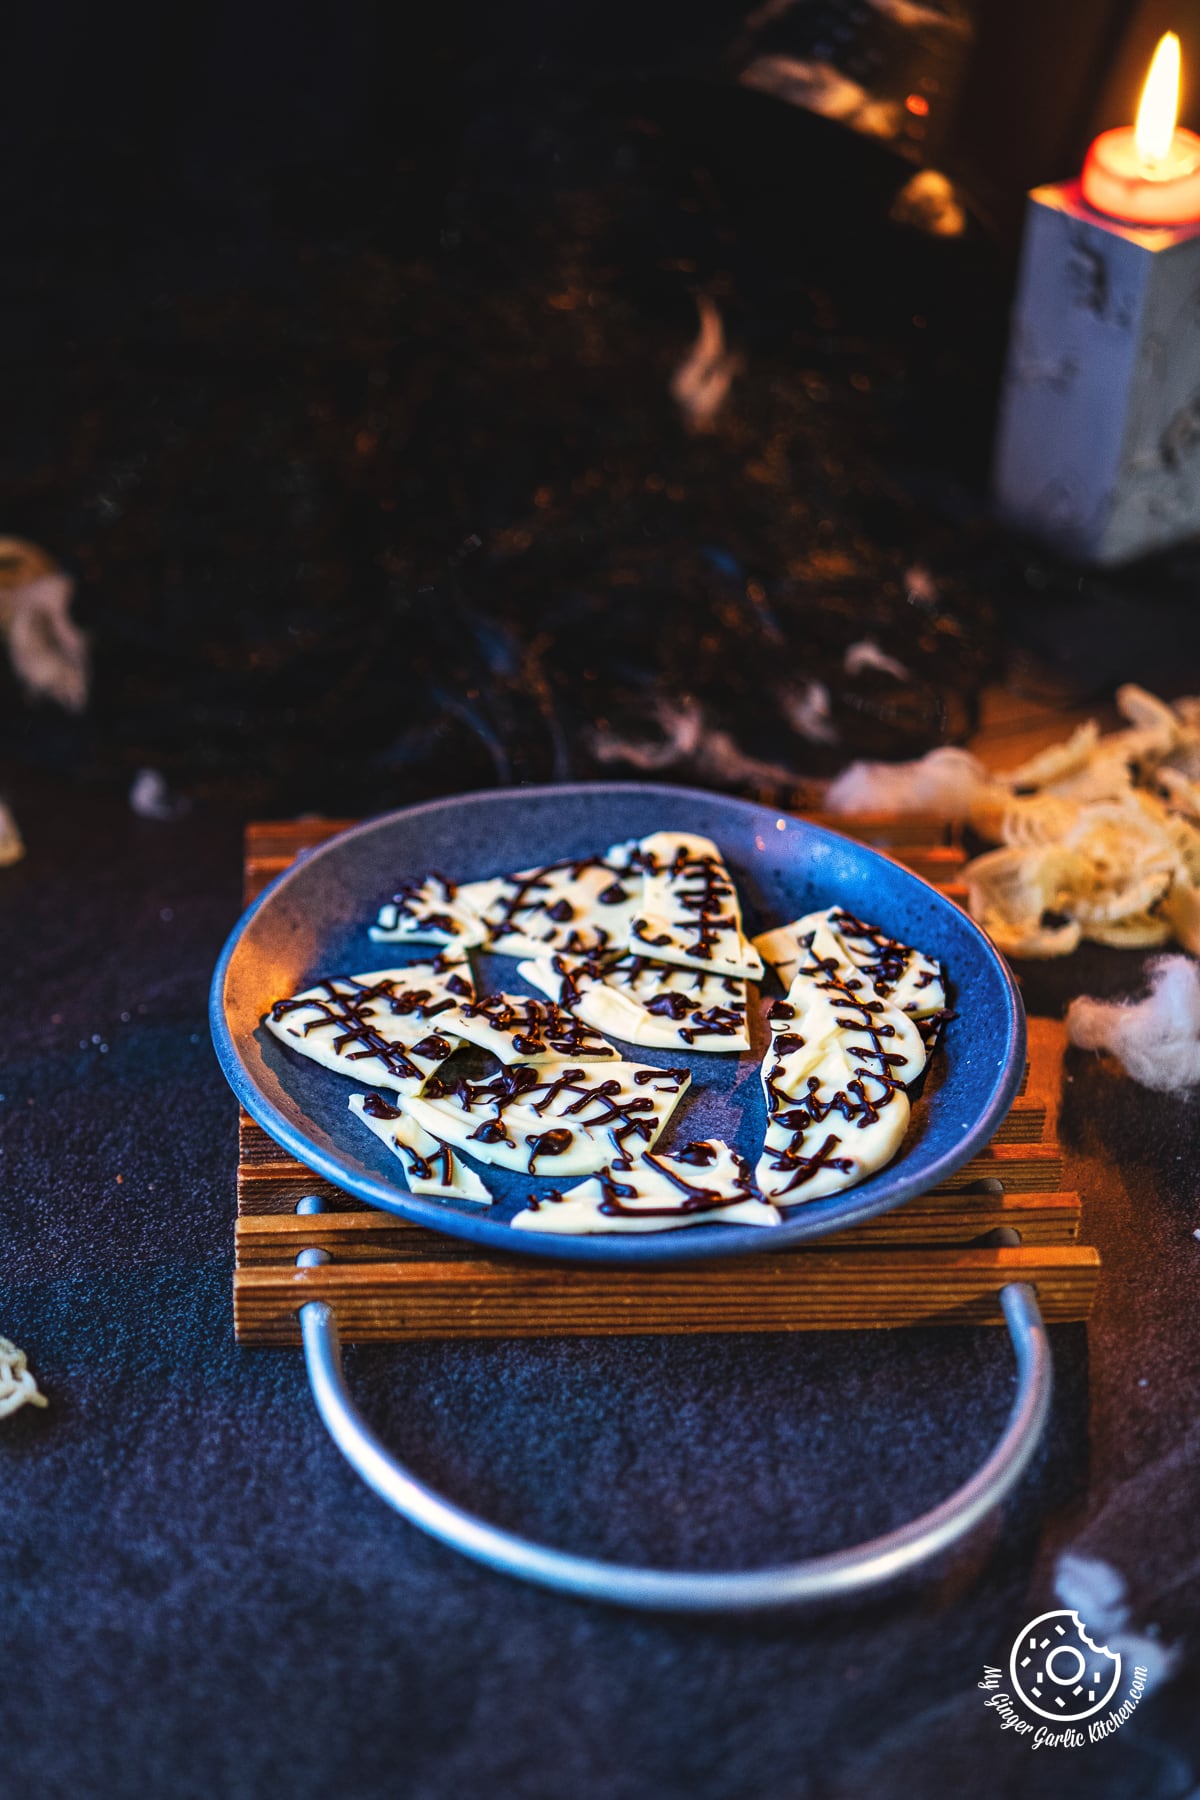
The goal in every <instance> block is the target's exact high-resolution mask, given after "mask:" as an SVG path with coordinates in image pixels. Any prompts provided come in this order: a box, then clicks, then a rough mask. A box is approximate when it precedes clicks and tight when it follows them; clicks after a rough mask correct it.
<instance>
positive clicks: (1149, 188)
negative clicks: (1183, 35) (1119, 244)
mask: <svg viewBox="0 0 1200 1800" xmlns="http://www.w3.org/2000/svg"><path fill="white" fill-rule="evenodd" d="M1178 110H1179V39H1178V38H1177V37H1176V35H1175V33H1174V32H1173V31H1168V32H1166V33H1165V34H1164V36H1163V37H1162V38H1161V39H1160V40H1159V45H1158V49H1157V50H1156V51H1155V52H1154V60H1153V61H1152V62H1151V64H1150V73H1149V74H1148V75H1147V77H1146V85H1145V87H1144V88H1143V90H1142V99H1141V105H1140V106H1139V107H1138V115H1137V123H1136V125H1132V126H1130V125H1119V126H1118V127H1117V128H1116V129H1115V130H1114V131H1105V132H1102V133H1101V134H1100V136H1099V137H1098V138H1097V139H1096V141H1095V143H1094V144H1093V145H1092V147H1091V149H1090V150H1089V151H1088V153H1087V160H1086V162H1085V163H1084V165H1083V197H1084V199H1085V200H1086V201H1087V203H1088V205H1089V206H1093V207H1095V209H1096V211H1097V212H1101V213H1105V214H1106V215H1107V216H1108V217H1109V218H1111V219H1126V220H1128V221H1129V222H1130V223H1131V224H1134V225H1189V224H1191V223H1192V222H1193V220H1197V219H1200V137H1197V136H1196V134H1195V132H1193V131H1185V130H1184V129H1183V127H1182V126H1180V125H1176V123H1175V118H1176V114H1177V113H1178Z"/></svg>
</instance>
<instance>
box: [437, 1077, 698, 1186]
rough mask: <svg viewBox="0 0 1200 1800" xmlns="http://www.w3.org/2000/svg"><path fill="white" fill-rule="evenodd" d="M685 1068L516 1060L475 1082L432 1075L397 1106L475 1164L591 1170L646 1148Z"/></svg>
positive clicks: (538, 1171) (558, 1171) (675, 1099)
mask: <svg viewBox="0 0 1200 1800" xmlns="http://www.w3.org/2000/svg"><path fill="white" fill-rule="evenodd" d="M690 1079H691V1077H690V1076H689V1074H688V1072H687V1070H686V1069H650V1068H645V1067H644V1066H643V1065H641V1064H640V1063H627V1062H615V1063H592V1064H590V1065H587V1066H585V1065H583V1064H580V1063H574V1064H572V1063H554V1064H552V1065H551V1066H550V1067H549V1068H537V1067H532V1066H530V1065H528V1064H525V1063H516V1064H515V1065H513V1066H512V1067H510V1068H504V1069H501V1070H500V1072H499V1073H498V1074H497V1075H493V1076H491V1077H489V1078H488V1079H487V1080H484V1081H471V1080H468V1079H466V1078H464V1077H459V1078H458V1079H457V1080H451V1079H449V1078H447V1079H442V1078H440V1077H437V1076H435V1077H434V1078H433V1080H432V1081H430V1082H429V1083H427V1085H426V1087H425V1090H424V1091H423V1092H422V1093H421V1094H420V1095H411V1096H407V1097H406V1098H405V1102H404V1110H405V1111H406V1112H407V1113H410V1114H411V1116H412V1117H413V1118H414V1119H416V1120H417V1122H418V1123H419V1124H421V1125H423V1126H424V1127H425V1129H426V1131H429V1132H432V1134H433V1135H434V1136H435V1137H439V1138H444V1139H445V1140H446V1141H447V1142H449V1143H451V1144H456V1145H457V1146H458V1147H459V1148H460V1149H462V1150H465V1151H467V1153H468V1154H469V1155H471V1156H474V1157H476V1158H478V1160H479V1161H480V1162H483V1163H495V1164H497V1165H498V1166H499V1167H501V1168H505V1169H519V1170H521V1171H522V1172H523V1173H524V1174H526V1175H550V1176H563V1175H592V1174H594V1173H595V1172H596V1170H597V1169H602V1168H603V1167H604V1165H605V1163H606V1162H611V1161H612V1160H613V1159H614V1157H615V1158H618V1159H620V1158H622V1157H624V1156H626V1155H629V1156H633V1155H636V1154H637V1153H638V1152H639V1151H642V1150H652V1149H653V1148H654V1145H655V1144H656V1143H657V1141H658V1137H659V1133H660V1132H661V1131H662V1128H663V1126H664V1125H665V1124H666V1122H667V1120H668V1118H669V1117H670V1115H671V1113H672V1112H673V1111H674V1110H675V1107H676V1106H677V1105H678V1103H679V1100H680V1098H681V1097H682V1095H683V1094H684V1093H685V1091H686V1089H687V1087H688V1084H689V1081H690Z"/></svg>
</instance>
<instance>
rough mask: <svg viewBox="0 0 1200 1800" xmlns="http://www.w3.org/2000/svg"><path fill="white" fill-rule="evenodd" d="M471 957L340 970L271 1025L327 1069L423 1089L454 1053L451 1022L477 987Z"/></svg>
mask: <svg viewBox="0 0 1200 1800" xmlns="http://www.w3.org/2000/svg"><path fill="white" fill-rule="evenodd" d="M466 971H467V963H466V960H465V959H464V958H456V957H447V956H439V957H437V958H435V960H434V961H433V962H421V963H409V965H408V967H407V968H404V969H382V970H378V971H377V972H375V973H374V974H371V975H335V976H332V977H331V978H330V979H328V980H326V981H319V982H317V983H316V985H315V986H314V987H311V988H306V989H305V990H304V992H303V993H302V994H295V995H293V996H292V997H291V998H290V999H287V1000H277V1001H276V1002H275V1004H274V1006H273V1007H272V1008H271V1010H270V1012H269V1013H267V1014H266V1016H265V1017H264V1019H263V1024H264V1025H265V1026H266V1027H267V1030H268V1031H270V1032H272V1033H273V1034H274V1035H275V1036H276V1037H277V1038H279V1039H280V1040H281V1041H282V1042H283V1043H285V1044H286V1045H287V1046H288V1048H289V1049H291V1050H298V1051H299V1052H300V1054H301V1055H302V1056H307V1057H310V1058H311V1059H312V1061H313V1062H318V1063H320V1064H321V1066H322V1067H323V1068H326V1069H333V1070H334V1071H335V1072H336V1073H337V1074H339V1075H353V1076H354V1077H355V1078H356V1079H357V1080H358V1081H360V1082H362V1081H369V1082H371V1083H372V1084H373V1085H374V1086H375V1087H386V1088H394V1089H395V1090H396V1092H397V1093H399V1094H415V1093H416V1092H417V1090H418V1088H420V1087H421V1086H422V1085H423V1084H424V1082H425V1081H426V1080H427V1078H428V1077H429V1076H430V1075H432V1074H433V1073H434V1071H435V1070H436V1069H439V1068H440V1067H441V1065H442V1064H443V1063H444V1062H445V1060H446V1058H447V1057H448V1056H451V1055H453V1053H454V1050H455V1048H456V1045H457V1041H458V1040H457V1039H455V1038H450V1037H447V1036H445V1035H444V1027H445V1026H446V1025H447V1024H448V1023H449V1022H450V1020H451V1019H452V1018H453V1017H454V1016H455V1014H456V1013H457V1011H458V1003H459V1001H460V1000H463V999H466V1000H471V999H474V995H475V990H474V987H473V986H472V983H471V981H470V979H469V975H468V974H467V972H466Z"/></svg>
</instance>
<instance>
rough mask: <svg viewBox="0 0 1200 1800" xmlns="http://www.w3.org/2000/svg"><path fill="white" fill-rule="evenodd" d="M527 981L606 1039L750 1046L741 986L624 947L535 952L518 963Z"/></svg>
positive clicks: (670, 1045)
mask: <svg viewBox="0 0 1200 1800" xmlns="http://www.w3.org/2000/svg"><path fill="white" fill-rule="evenodd" d="M520 973H521V974H522V975H523V976H524V977H525V980H526V981H528V982H529V983H530V984H531V985H532V986H533V987H536V988H540V989H541V991H542V992H543V993H544V994H549V995H550V997H551V999H552V1000H555V1001H556V1002H557V1003H558V1005H559V1006H564V1007H568V1008H569V1009H570V1011H571V1012H573V1013H574V1014H575V1015H576V1016H577V1017H578V1018H580V1019H584V1020H586V1021H587V1023H588V1024H589V1025H594V1026H595V1027H596V1029H597V1030H598V1031H603V1032H606V1033H607V1034H608V1036H609V1037H615V1038H622V1039H623V1040H624V1041H625V1042H626V1043H630V1044H646V1045H653V1046H655V1047H657V1048H659V1049H663V1050H708V1051H716V1052H722V1051H726V1052H733V1053H736V1052H737V1051H739V1050H748V1049H749V1048H750V1034H749V1029H748V1026H747V1023H746V984H745V982H744V981H739V980H737V979H736V977H734V976H732V975H710V974H709V973H707V971H704V970H701V969H685V968H683V967H681V966H680V965H679V964H678V963H674V964H672V963H655V962H651V961H650V960H649V958H647V957H644V956H637V955H635V954H634V953H633V952H632V951H630V952H628V953H627V954H626V955H624V956H621V957H618V958H617V959H616V960H615V961H614V960H613V959H612V958H611V957H609V958H604V957H571V956H554V957H545V958H541V957H539V958H538V959H536V960H535V961H532V962H523V963H521V964H520Z"/></svg>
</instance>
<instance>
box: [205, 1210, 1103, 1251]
mask: <svg viewBox="0 0 1200 1800" xmlns="http://www.w3.org/2000/svg"><path fill="white" fill-rule="evenodd" d="M1002 1226H1007V1227H1009V1228H1010V1229H1012V1230H1014V1231H1016V1232H1018V1233H1019V1235H1020V1238H1021V1241H1022V1243H1024V1244H1069V1243H1074V1242H1075V1240H1076V1239H1077V1238H1078V1236H1079V1196H1078V1194H947V1195H942V1196H930V1198H929V1199H926V1200H910V1201H909V1202H908V1204H907V1205H906V1206H902V1207H898V1208H896V1210H895V1211H893V1212H890V1213H883V1214H881V1215H880V1217H879V1218H877V1219H869V1220H868V1221H867V1222H866V1223H865V1224H863V1225H856V1226H855V1227H854V1229H853V1230H852V1231H844V1232H839V1233H837V1234H836V1236H833V1237H828V1238H823V1239H822V1240H821V1247H822V1248H824V1247H844V1248H852V1247H854V1246H855V1245H859V1246H861V1245H870V1244H880V1245H887V1244H904V1243H909V1244H969V1243H971V1242H972V1240H974V1239H977V1238H980V1237H983V1236H984V1235H986V1234H987V1233H989V1232H992V1231H995V1230H997V1229H998V1228H1000V1227H1002ZM307 1249H317V1250H324V1251H326V1252H327V1253H328V1254H329V1255H330V1256H331V1257H333V1258H334V1260H335V1261H338V1262H381V1261H382V1262H386V1261H389V1260H395V1259H402V1260H403V1261H405V1262H446V1261H454V1260H456V1259H459V1258H463V1257H465V1258H467V1259H473V1258H475V1257H477V1256H478V1255H479V1251H478V1250H477V1249H476V1248H475V1246H474V1245H472V1244H470V1243H467V1242H466V1241H465V1240H463V1239H461V1238H451V1237H445V1236H443V1235H442V1234H441V1233H440V1232H436V1231H428V1230H426V1229H425V1227H424V1226H421V1225H414V1224H412V1223H410V1222H409V1220H407V1219H401V1218H398V1217H396V1216H394V1215H393V1214H391V1213H384V1212H376V1211H374V1210H372V1209H370V1208H368V1209H365V1210H364V1211H362V1212H342V1213H316V1214H300V1215H297V1214H296V1213H294V1212H291V1213H259V1214H256V1215H254V1216H250V1217H245V1218H240V1219H239V1220H238V1221H237V1257H238V1264H239V1267H243V1268H250V1267H252V1266H263V1267H270V1266H274V1267H281V1266H283V1265H287V1264H292V1263H294V1262H295V1260H296V1257H297V1256H298V1255H299V1253H300V1251H301V1250H307ZM776 1254H780V1255H787V1256H803V1255H806V1254H807V1251H806V1249H805V1247H804V1246H803V1245H799V1246H796V1247H794V1248H789V1249H787V1250H785V1251H781V1252H777V1253H776Z"/></svg>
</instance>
